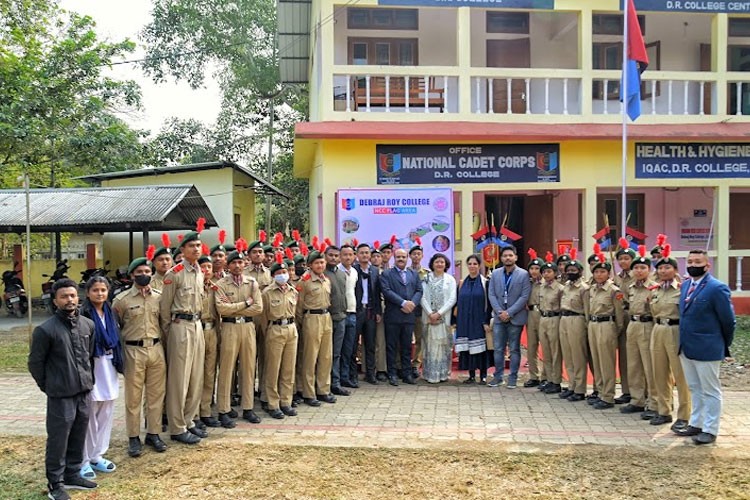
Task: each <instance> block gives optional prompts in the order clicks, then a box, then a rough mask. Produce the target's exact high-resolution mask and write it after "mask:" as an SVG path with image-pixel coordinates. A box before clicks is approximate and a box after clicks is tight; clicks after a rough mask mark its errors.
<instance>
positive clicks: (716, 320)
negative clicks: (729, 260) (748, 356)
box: [676, 250, 735, 444]
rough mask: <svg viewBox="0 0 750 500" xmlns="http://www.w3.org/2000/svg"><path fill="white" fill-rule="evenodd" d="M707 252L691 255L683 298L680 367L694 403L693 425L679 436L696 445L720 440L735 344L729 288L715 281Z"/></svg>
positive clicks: (681, 306)
mask: <svg viewBox="0 0 750 500" xmlns="http://www.w3.org/2000/svg"><path fill="white" fill-rule="evenodd" d="M709 269H711V264H710V263H709V262H708V253H707V252H706V251H705V250H691V251H690V253H688V258H687V272H688V275H689V276H690V280H689V281H686V282H685V283H683V284H682V288H681V293H680V362H681V363H682V368H683V371H684V373H685V379H686V380H687V385H688V387H689V388H690V395H691V398H692V400H693V410H692V412H691V413H690V421H689V423H688V426H687V427H685V428H684V429H680V430H677V431H676V432H677V434H679V435H681V436H692V437H693V442H694V443H695V444H709V443H713V442H714V441H716V436H717V435H718V434H719V420H720V418H721V381H720V380H719V367H720V366H721V362H722V360H724V359H725V358H728V357H729V356H730V354H729V347H730V346H731V345H732V340H733V339H734V327H735V316H734V308H733V307H732V297H731V293H730V291H729V287H728V286H727V285H726V284H724V283H722V282H721V281H719V280H717V279H716V278H714V277H713V276H711V275H710V274H709V273H708V271H709Z"/></svg>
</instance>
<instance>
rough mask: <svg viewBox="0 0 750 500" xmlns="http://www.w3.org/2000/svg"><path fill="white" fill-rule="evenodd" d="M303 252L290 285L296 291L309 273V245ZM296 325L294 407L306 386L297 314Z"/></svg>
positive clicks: (295, 260) (296, 258) (300, 331)
mask: <svg viewBox="0 0 750 500" xmlns="http://www.w3.org/2000/svg"><path fill="white" fill-rule="evenodd" d="M303 243H304V242H303ZM301 251H302V252H303V253H301V254H300V255H295V256H294V277H293V278H291V279H290V280H289V285H291V286H292V287H293V288H294V289H295V290H296V289H297V287H298V286H299V284H300V282H301V281H302V276H304V274H305V271H307V266H306V265H305V259H306V258H307V255H308V250H307V245H304V248H303V249H302V250H301ZM295 324H296V326H297V360H296V362H295V364H294V391H295V392H294V396H293V397H292V406H297V405H298V404H299V403H301V402H302V400H303V398H302V388H303V387H304V385H305V382H304V375H303V373H304V372H303V371H302V351H303V350H302V323H301V322H300V318H297V317H296V312H295Z"/></svg>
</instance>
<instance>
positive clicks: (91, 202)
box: [0, 184, 217, 232]
mask: <svg viewBox="0 0 750 500" xmlns="http://www.w3.org/2000/svg"><path fill="white" fill-rule="evenodd" d="M30 212H31V230H32V231H34V232H129V231H145V230H164V231H166V230H176V229H190V228H193V227H195V221H196V220H197V219H198V218H199V217H205V218H206V227H215V226H216V225H217V224H216V219H215V218H214V216H213V214H212V213H211V210H210V209H209V208H208V206H207V205H206V202H205V201H204V200H203V198H202V197H201V195H200V193H199V192H198V190H197V189H196V188H195V187H194V186H192V185H189V184H184V185H171V186H170V185H167V186H139V187H117V188H71V189H32V190H30ZM25 229H26V193H25V191H24V190H22V189H21V190H17V189H13V190H0V231H2V232H21V231H25Z"/></svg>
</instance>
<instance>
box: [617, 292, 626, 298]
mask: <svg viewBox="0 0 750 500" xmlns="http://www.w3.org/2000/svg"><path fill="white" fill-rule="evenodd" d="M615 298H616V299H617V300H622V299H624V298H625V294H623V293H622V292H617V293H615Z"/></svg>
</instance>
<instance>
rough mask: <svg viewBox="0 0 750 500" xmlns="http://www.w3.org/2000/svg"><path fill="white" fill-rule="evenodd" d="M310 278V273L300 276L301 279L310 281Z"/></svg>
mask: <svg viewBox="0 0 750 500" xmlns="http://www.w3.org/2000/svg"><path fill="white" fill-rule="evenodd" d="M311 278H312V276H310V273H305V274H304V275H303V276H302V281H310V279H311Z"/></svg>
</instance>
